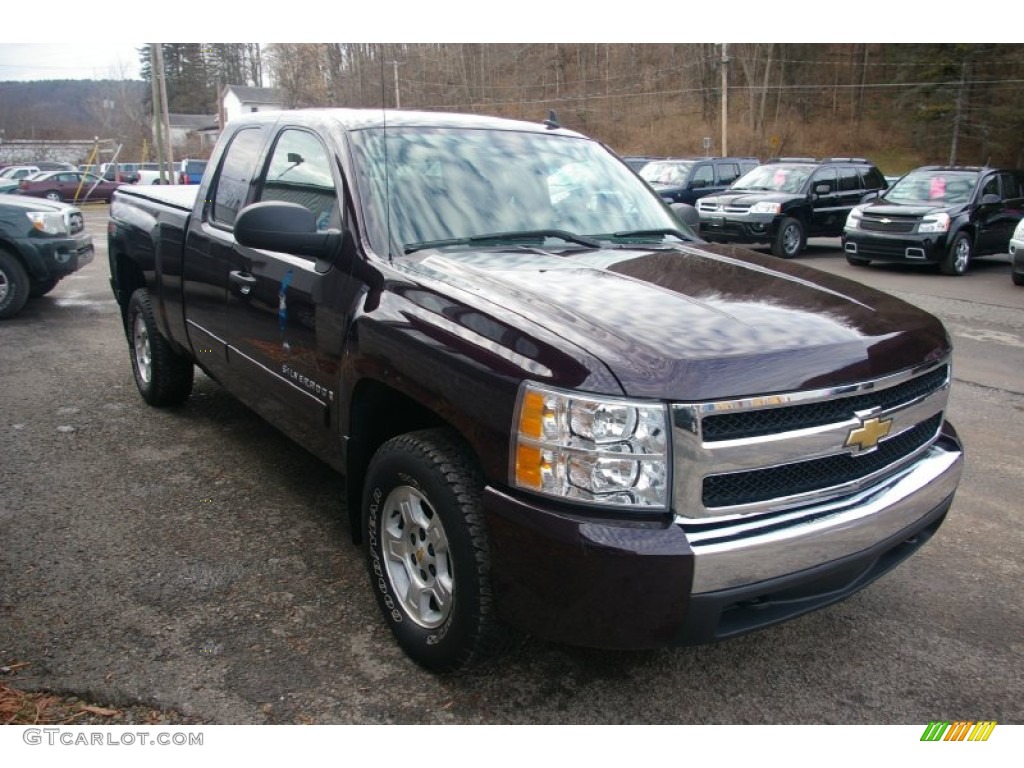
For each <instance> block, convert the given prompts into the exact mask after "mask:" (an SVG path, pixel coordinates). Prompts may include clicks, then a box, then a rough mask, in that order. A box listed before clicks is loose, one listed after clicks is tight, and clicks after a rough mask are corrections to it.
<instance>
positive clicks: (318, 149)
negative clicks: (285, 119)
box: [259, 128, 341, 231]
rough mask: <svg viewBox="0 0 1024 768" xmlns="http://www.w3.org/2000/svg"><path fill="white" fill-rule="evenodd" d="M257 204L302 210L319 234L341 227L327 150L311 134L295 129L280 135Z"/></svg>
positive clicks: (282, 132) (289, 129)
mask: <svg viewBox="0 0 1024 768" xmlns="http://www.w3.org/2000/svg"><path fill="white" fill-rule="evenodd" d="M259 199H260V200H264V201H265V200H279V201H283V202H288V203H297V204H298V205H302V206H305V207H306V208H308V209H309V210H310V211H312V212H313V215H314V216H315V217H316V226H317V229H318V230H321V231H323V230H326V229H332V228H333V229H338V228H340V227H341V219H340V206H339V205H338V193H337V190H336V189H335V186H334V177H333V176H332V174H331V161H330V155H329V154H328V152H327V149H326V148H325V147H324V145H323V144H322V143H321V142H320V139H319V138H317V137H316V136H315V135H313V134H312V133H309V132H308V131H304V130H299V129H296V128H286V129H285V130H283V131H281V134H280V136H279V137H278V139H277V143H276V144H275V145H274V151H273V153H272V155H271V157H270V163H269V165H268V166H267V173H266V175H265V176H264V177H263V184H262V186H261V188H260V193H259Z"/></svg>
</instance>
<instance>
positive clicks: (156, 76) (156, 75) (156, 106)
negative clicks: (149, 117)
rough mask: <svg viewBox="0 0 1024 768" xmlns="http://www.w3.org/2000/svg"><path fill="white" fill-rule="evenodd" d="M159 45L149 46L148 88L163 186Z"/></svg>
mask: <svg viewBox="0 0 1024 768" xmlns="http://www.w3.org/2000/svg"><path fill="white" fill-rule="evenodd" d="M159 45H160V44H159V43H150V44H149V71H150V74H151V75H152V77H151V78H150V86H151V87H152V94H153V139H154V143H155V144H156V162H157V168H159V169H160V183H161V184H163V183H164V170H165V168H166V167H167V166H165V165H164V130H163V126H162V125H161V124H160V86H161V84H162V82H163V74H164V68H163V55H162V54H161V55H160V56H157V52H156V49H157V47H158V46H159ZM158 61H159V64H158Z"/></svg>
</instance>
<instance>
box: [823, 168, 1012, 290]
mask: <svg viewBox="0 0 1024 768" xmlns="http://www.w3.org/2000/svg"><path fill="white" fill-rule="evenodd" d="M1022 217H1024V172H1021V171H1017V170H1007V169H1000V168H987V167H986V168H979V167H974V166H971V167H947V166H938V165H928V166H925V167H923V168H918V169H917V170H914V171H911V172H910V173H908V174H907V175H906V176H904V177H903V178H901V179H900V180H899V181H898V182H896V184H894V185H893V187H892V189H890V190H889V191H888V192H886V193H885V194H884V195H883V196H882V197H880V198H878V199H877V200H875V201H873V202H871V203H870V204H868V205H862V206H858V207H857V208H854V209H853V211H851V212H850V217H849V219H847V222H846V228H845V230H844V231H843V250H844V251H846V260H847V261H849V262H850V263H851V264H854V265H857V266H866V265H867V264H869V263H870V262H871V261H872V260H877V261H899V262H906V263H910V264H938V265H939V269H940V270H941V271H942V272H943V274H946V275H962V274H964V273H965V272H966V271H967V266H968V264H969V263H970V260H971V259H972V258H974V257H975V256H984V255H986V254H991V253H1006V252H1007V251H1009V249H1010V238H1011V237H1012V236H1013V232H1014V228H1015V227H1016V226H1017V222H1019V221H1020V220H1021V218H1022Z"/></svg>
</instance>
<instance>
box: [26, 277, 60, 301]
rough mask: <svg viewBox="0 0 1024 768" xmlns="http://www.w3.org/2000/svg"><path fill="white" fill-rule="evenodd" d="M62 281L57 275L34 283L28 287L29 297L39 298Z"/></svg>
mask: <svg viewBox="0 0 1024 768" xmlns="http://www.w3.org/2000/svg"><path fill="white" fill-rule="evenodd" d="M59 282H60V278H58V277H55V278H53V279H52V280H43V281H41V282H38V283H32V285H31V286H29V289H28V295H29V298H32V299H38V298H39V297H40V296H45V295H46V294H48V293H49V292H50V291H52V290H53V289H54V288H56V287H57V283H59Z"/></svg>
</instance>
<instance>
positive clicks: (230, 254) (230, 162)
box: [182, 124, 270, 388]
mask: <svg viewBox="0 0 1024 768" xmlns="http://www.w3.org/2000/svg"><path fill="white" fill-rule="evenodd" d="M269 133H270V129H269V126H268V125H266V124H254V125H246V126H242V127H240V128H239V129H238V130H237V131H236V132H235V133H234V134H233V135H232V136H231V138H230V139H228V143H227V144H226V147H225V149H224V150H223V152H222V154H221V156H220V158H219V168H218V172H217V174H216V175H215V176H214V177H213V179H211V183H210V184H209V185H208V186H207V187H205V188H202V189H200V190H199V194H201V195H205V198H204V200H203V202H202V205H201V206H199V205H197V207H196V209H195V212H193V214H192V221H191V223H190V225H189V230H188V235H187V237H186V240H185V246H184V253H185V258H184V262H183V265H182V291H183V295H184V299H185V324H186V327H187V328H188V336H189V341H190V343H191V344H192V349H193V352H194V353H195V356H196V359H197V360H198V361H199V364H200V365H201V366H202V367H203V368H204V369H206V370H207V371H208V372H209V373H211V374H212V375H213V376H214V377H215V378H216V379H218V380H219V381H220V382H221V383H223V384H225V386H229V370H228V342H227V339H228V326H227V300H228V272H229V271H231V269H232V268H233V266H234V263H235V239H234V235H233V232H232V230H233V228H234V224H235V218H236V217H237V216H238V212H239V211H240V210H241V209H242V208H243V207H244V206H245V205H246V204H248V202H249V201H250V200H251V199H252V196H253V194H254V184H253V180H254V179H255V178H256V177H257V173H258V168H259V162H260V159H261V156H262V152H263V148H264V145H265V144H266V141H267V137H268V135H269ZM229 388H230V386H229Z"/></svg>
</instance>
